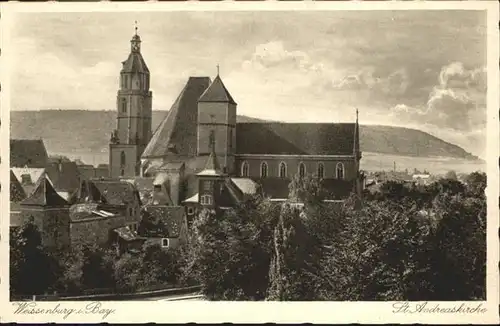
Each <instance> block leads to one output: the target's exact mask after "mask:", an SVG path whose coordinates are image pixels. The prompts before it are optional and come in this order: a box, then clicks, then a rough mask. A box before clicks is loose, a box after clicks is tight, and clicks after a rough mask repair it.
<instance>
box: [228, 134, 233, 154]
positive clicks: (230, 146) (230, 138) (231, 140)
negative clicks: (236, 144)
mask: <svg viewBox="0 0 500 326" xmlns="http://www.w3.org/2000/svg"><path fill="white" fill-rule="evenodd" d="M228 143H229V145H228V147H229V152H232V151H233V129H229V140H228Z"/></svg>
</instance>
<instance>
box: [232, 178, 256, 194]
mask: <svg viewBox="0 0 500 326" xmlns="http://www.w3.org/2000/svg"><path fill="white" fill-rule="evenodd" d="M231 181H232V182H233V183H234V184H235V185H236V187H238V189H240V191H241V192H242V193H244V194H247V195H252V194H255V193H256V192H257V187H258V184H257V183H255V181H253V180H252V179H249V178H231Z"/></svg>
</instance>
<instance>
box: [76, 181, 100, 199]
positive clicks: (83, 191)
mask: <svg viewBox="0 0 500 326" xmlns="http://www.w3.org/2000/svg"><path fill="white" fill-rule="evenodd" d="M76 202H77V203H89V202H93V203H107V199H106V198H105V197H104V196H103V195H102V194H101V192H100V190H99V189H98V188H97V187H96V185H95V183H94V182H93V181H89V180H82V182H81V183H80V189H79V191H78V195H77V199H76Z"/></svg>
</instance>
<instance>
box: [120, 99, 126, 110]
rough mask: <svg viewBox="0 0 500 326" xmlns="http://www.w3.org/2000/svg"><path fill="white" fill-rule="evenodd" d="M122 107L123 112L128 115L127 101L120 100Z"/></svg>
mask: <svg viewBox="0 0 500 326" xmlns="http://www.w3.org/2000/svg"><path fill="white" fill-rule="evenodd" d="M120 107H121V110H122V112H123V113H126V112H127V100H126V99H124V98H122V99H121V100H120Z"/></svg>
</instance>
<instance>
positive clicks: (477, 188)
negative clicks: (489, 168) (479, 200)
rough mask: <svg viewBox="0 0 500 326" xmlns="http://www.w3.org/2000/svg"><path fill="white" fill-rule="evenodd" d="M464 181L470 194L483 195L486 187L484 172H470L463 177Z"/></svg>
mask: <svg viewBox="0 0 500 326" xmlns="http://www.w3.org/2000/svg"><path fill="white" fill-rule="evenodd" d="M465 183H466V184H467V189H468V191H469V192H470V193H471V195H472V196H475V197H483V196H484V191H485V189H486V173H484V172H472V173H471V174H469V175H468V176H467V177H466V178H465Z"/></svg>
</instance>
